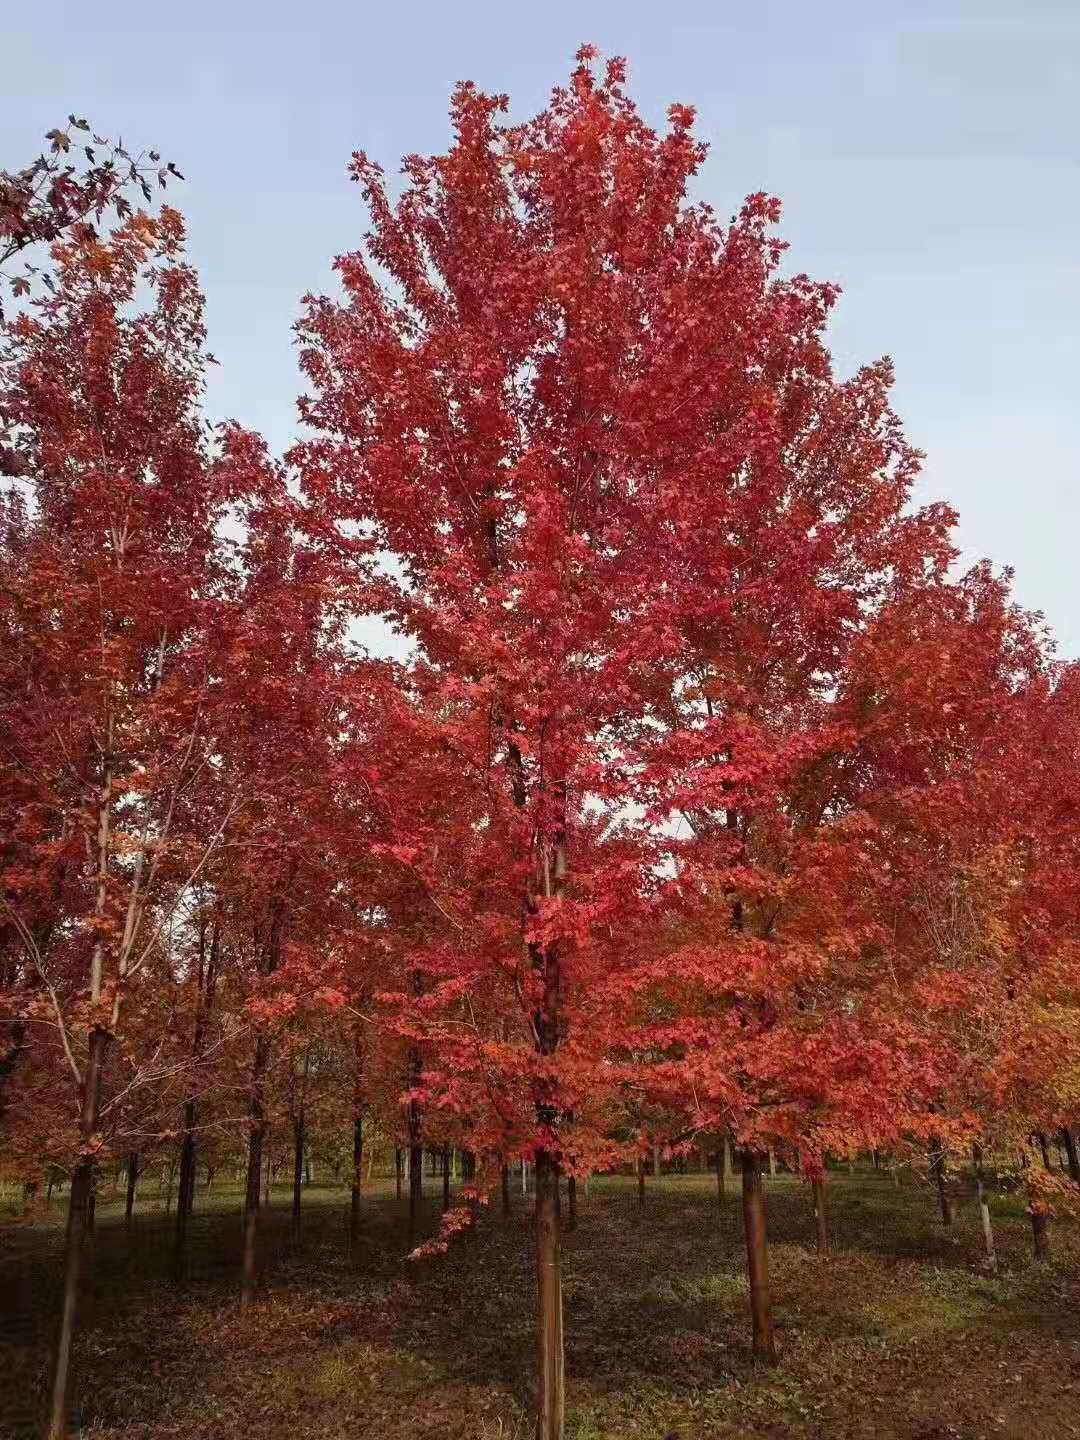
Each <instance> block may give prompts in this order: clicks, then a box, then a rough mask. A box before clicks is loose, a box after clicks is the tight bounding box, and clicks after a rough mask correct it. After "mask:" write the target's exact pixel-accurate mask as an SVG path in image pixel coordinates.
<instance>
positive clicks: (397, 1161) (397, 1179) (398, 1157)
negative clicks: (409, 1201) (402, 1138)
mask: <svg viewBox="0 0 1080 1440" xmlns="http://www.w3.org/2000/svg"><path fill="white" fill-rule="evenodd" d="M404 1166H405V1158H404V1156H403V1155H402V1153H401V1146H400V1145H395V1146H394V1190H395V1193H396V1195H397V1198H398V1200H399V1201H400V1200H401V1172H402V1170H403V1169H404Z"/></svg>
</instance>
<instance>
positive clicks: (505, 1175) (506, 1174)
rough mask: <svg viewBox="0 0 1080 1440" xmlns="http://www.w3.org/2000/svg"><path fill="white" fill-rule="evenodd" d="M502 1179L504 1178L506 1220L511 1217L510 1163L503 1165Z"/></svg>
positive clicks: (503, 1192)
mask: <svg viewBox="0 0 1080 1440" xmlns="http://www.w3.org/2000/svg"><path fill="white" fill-rule="evenodd" d="M501 1179H502V1213H503V1219H504V1220H509V1218H510V1166H509V1165H504V1166H503V1167H502V1176H501Z"/></svg>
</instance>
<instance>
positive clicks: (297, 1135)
mask: <svg viewBox="0 0 1080 1440" xmlns="http://www.w3.org/2000/svg"><path fill="white" fill-rule="evenodd" d="M304 1139H305V1127H304V1110H303V1106H301V1108H300V1113H299V1114H298V1115H297V1117H296V1119H295V1121H294V1122H293V1182H292V1238H293V1239H294V1240H298V1239H299V1238H300V1211H301V1195H302V1192H303V1186H304Z"/></svg>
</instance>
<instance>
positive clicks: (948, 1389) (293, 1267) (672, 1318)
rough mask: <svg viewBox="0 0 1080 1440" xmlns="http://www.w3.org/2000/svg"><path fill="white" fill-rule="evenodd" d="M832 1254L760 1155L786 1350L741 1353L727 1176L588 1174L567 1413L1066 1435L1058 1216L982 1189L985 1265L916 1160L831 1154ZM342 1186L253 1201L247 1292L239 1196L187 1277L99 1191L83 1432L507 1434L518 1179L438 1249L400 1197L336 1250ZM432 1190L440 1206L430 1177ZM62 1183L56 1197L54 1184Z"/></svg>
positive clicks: (1068, 1370) (1073, 1315)
mask: <svg viewBox="0 0 1080 1440" xmlns="http://www.w3.org/2000/svg"><path fill="white" fill-rule="evenodd" d="M830 1191H831V1201H832V1217H831V1218H832V1229H833V1236H834V1253H833V1254H832V1255H831V1256H830V1257H828V1258H827V1259H821V1258H819V1257H818V1256H817V1255H816V1254H815V1253H814V1250H813V1248H812V1245H813V1218H812V1215H811V1212H810V1206H809V1200H808V1195H807V1193H806V1191H805V1189H804V1188H803V1187H802V1186H801V1185H800V1184H799V1183H798V1181H796V1180H794V1179H792V1178H790V1177H782V1178H780V1179H777V1180H774V1181H770V1182H769V1195H768V1204H769V1225H770V1233H771V1236H772V1247H771V1256H770V1258H771V1263H772V1275H773V1285H774V1298H775V1306H776V1313H777V1321H778V1325H779V1341H780V1349H781V1363H780V1365H779V1367H778V1368H777V1369H776V1370H767V1369H766V1370H762V1369H758V1368H755V1367H754V1366H753V1365H752V1363H751V1362H750V1359H749V1355H748V1325H749V1321H748V1314H747V1302H746V1294H745V1280H744V1271H743V1253H742V1247H741V1215H740V1209H739V1201H738V1198H737V1196H736V1195H734V1194H732V1195H729V1198H728V1199H727V1202H726V1204H725V1206H724V1208H723V1209H722V1210H721V1209H720V1208H719V1207H718V1205H717V1201H716V1196H715V1188H714V1182H713V1181H712V1180H711V1179H710V1178H709V1177H707V1176H694V1175H690V1176H684V1177H677V1176H673V1177H670V1178H665V1179H663V1180H661V1181H654V1180H651V1179H650V1181H649V1187H648V1197H647V1203H646V1209H645V1212H644V1214H643V1215H641V1214H639V1212H638V1208H637V1197H636V1190H635V1188H634V1186H633V1184H632V1182H630V1181H629V1180H616V1179H610V1180H602V1181H599V1182H595V1181H594V1182H593V1184H592V1186H591V1194H590V1196H589V1199H588V1202H587V1203H585V1202H584V1201H583V1203H582V1204H581V1206H580V1214H579V1224H578V1228H577V1231H576V1232H575V1233H574V1234H572V1235H568V1236H567V1238H566V1308H567V1370H568V1376H569V1414H568V1433H569V1435H570V1436H572V1437H575V1440H619V1437H623V1436H633V1437H640V1440H668V1437H678V1440H691V1437H701V1440H704V1437H713V1436H715V1437H724V1440H741V1437H750V1436H753V1437H776V1440H781V1437H783V1440H786V1437H792V1440H794V1437H810V1436H829V1437H837V1440H842V1437H852V1440H855V1437H858V1440H862V1437H871V1436H875V1437H886V1440H893V1437H897V1440H899V1437H913V1440H914V1437H917V1440H930V1437H945V1440H952V1437H963V1440H976V1437H982V1436H986V1437H991V1436H1004V1437H1015V1440H1020V1437H1024V1440H1042V1437H1049V1436H1051V1435H1053V1436H1054V1437H1061V1436H1071V1435H1080V1321H1078V1319H1077V1316H1078V1315H1080V1235H1077V1234H1076V1233H1075V1231H1074V1230H1073V1228H1072V1227H1071V1226H1068V1225H1066V1224H1065V1223H1061V1224H1057V1225H1055V1226H1054V1234H1053V1240H1054V1256H1053V1259H1052V1260H1051V1261H1050V1262H1049V1263H1047V1264H1040V1265H1036V1264H1033V1263H1032V1262H1031V1260H1030V1258H1029V1252H1030V1236H1029V1226H1028V1222H1027V1220H1026V1218H1025V1216H1024V1214H1023V1212H1022V1211H1021V1209H1020V1208H1019V1206H1018V1205H1016V1203H1015V1202H1013V1201H1010V1200H1007V1199H1003V1198H999V1199H996V1200H995V1202H994V1217H995V1229H996V1236H997V1242H998V1249H999V1254H1000V1256H1001V1261H1002V1267H1001V1273H1000V1275H999V1276H998V1277H997V1278H991V1277H990V1276H988V1275H987V1274H986V1273H985V1270H984V1269H983V1268H982V1266H981V1262H980V1257H981V1235H980V1232H979V1229H978V1216H977V1212H976V1210H975V1207H974V1204H973V1202H972V1201H971V1199H970V1198H961V1199H960V1202H959V1204H958V1209H957V1218H956V1223H955V1224H954V1226H953V1227H952V1230H951V1232H949V1231H945V1230H944V1229H943V1228H942V1226H941V1224H940V1221H939V1220H938V1218H937V1215H936V1211H935V1209H934V1206H933V1202H932V1199H931V1196H930V1194H929V1192H928V1191H927V1190H926V1189H924V1188H923V1187H922V1186H921V1185H919V1184H918V1183H917V1182H916V1181H915V1180H914V1179H913V1178H910V1177H909V1179H908V1181H907V1182H906V1183H905V1185H904V1186H903V1187H902V1188H900V1189H896V1188H894V1187H893V1185H892V1183H891V1181H890V1180H889V1179H888V1178H887V1177H886V1176H884V1175H877V1174H874V1173H864V1174H858V1175H856V1176H854V1177H850V1176H848V1175H847V1174H843V1173H841V1174H838V1175H835V1176H834V1177H832V1179H831V1183H830ZM344 1201H345V1197H344V1196H343V1194H342V1193H341V1192H333V1191H330V1190H312V1191H310V1192H308V1193H307V1194H306V1195H305V1203H306V1211H305V1219H304V1231H303V1235H302V1237H301V1239H300V1241H299V1242H298V1243H297V1242H295V1241H293V1240H291V1239H290V1236H289V1229H288V1216H287V1213H286V1210H287V1204H286V1200H285V1197H284V1196H281V1197H280V1199H279V1201H278V1204H277V1205H276V1207H275V1208H274V1209H273V1210H271V1212H270V1213H269V1224H268V1226H267V1235H266V1243H265V1246H264V1255H265V1260H266V1264H265V1269H264V1288H263V1292H262V1296H261V1298H260V1300H259V1301H258V1302H257V1303H256V1304H255V1305H254V1307H252V1308H251V1309H250V1310H249V1311H247V1312H244V1313H241V1311H240V1309H239V1307H238V1305H237V1300H236V1290H237V1281H238V1268H237V1253H238V1245H239V1196H238V1194H236V1193H232V1192H226V1193H221V1192H219V1193H218V1194H217V1196H215V1197H214V1199H213V1201H212V1202H211V1203H209V1204H207V1203H206V1202H205V1201H204V1206H205V1208H204V1209H203V1210H202V1212H201V1213H197V1214H196V1216H195V1218H194V1220H193V1222H192V1225H193V1230H192V1246H191V1258H190V1263H189V1266H188V1273H187V1276H186V1278H185V1279H184V1280H183V1281H182V1282H180V1283H178V1282H177V1281H176V1279H175V1278H174V1276H173V1273H172V1256H171V1253H170V1251H171V1247H170V1236H171V1229H170V1226H169V1224H168V1221H167V1220H166V1217H165V1216H164V1215H163V1214H162V1213H161V1211H160V1209H158V1208H156V1207H153V1206H151V1207H149V1208H148V1210H147V1212H146V1213H144V1214H141V1215H140V1216H138V1217H137V1220H136V1223H135V1224H134V1226H133V1227H132V1230H131V1233H130V1234H128V1233H126V1231H125V1227H124V1225H123V1223H122V1220H121V1219H120V1218H119V1217H118V1216H117V1215H116V1213H115V1209H116V1207H115V1206H114V1205H113V1204H111V1203H107V1204H104V1205H103V1206H102V1207H101V1214H100V1218H99V1222H98V1228H97V1234H96V1236H95V1237H94V1241H93V1247H94V1254H93V1257H92V1270H91V1276H90V1279H89V1284H88V1288H89V1291H90V1295H89V1298H88V1302H87V1305H86V1310H85V1325H84V1328H83V1331H82V1336H81V1340H80V1344H79V1352H78V1360H77V1364H78V1373H77V1406H78V1420H79V1424H80V1425H81V1427H82V1429H81V1433H82V1434H83V1435H85V1436H87V1437H91V1436H92V1437H94V1440H165V1437H169V1440H173V1437H175V1440H196V1437H198V1440H218V1437H222V1440H225V1437H227V1440H235V1437H236V1436H238V1435H258V1436H259V1437H260V1440H278V1437H282V1440H284V1437H290V1440H292V1437H295V1436H297V1435H301V1434H302V1435H311V1436H318V1437H320V1440H339V1437H341V1440H344V1437H349V1440H354V1437H355V1436H357V1435H358V1434H362V1435H370V1436H380V1437H387V1440H396V1437H405V1436H409V1437H415V1436H417V1435H419V1434H425V1435H427V1434H434V1435H438V1436H440V1437H441V1440H459V1437H460V1440H495V1437H499V1440H507V1437H527V1436H528V1435H529V1434H530V1433H531V1430H530V1426H529V1423H528V1418H527V1416H528V1404H529V1385H530V1379H531V1371H532V1290H533V1281H532V1269H531V1258H532V1257H531V1250H530V1244H529V1240H530V1237H529V1231H528V1229H527V1225H526V1210H525V1203H524V1202H523V1201H522V1199H521V1197H520V1196H515V1202H514V1203H515V1213H514V1215H513V1216H512V1218H511V1219H510V1220H509V1221H504V1220H502V1219H501V1218H500V1216H499V1215H498V1214H497V1213H495V1214H491V1215H485V1216H484V1217H483V1218H482V1220H481V1222H480V1225H479V1227H478V1229H477V1232H476V1233H475V1234H472V1235H469V1236H467V1237H465V1238H463V1239H460V1240H458V1241H456V1242H455V1243H454V1245H453V1247H452V1249H451V1251H450V1253H449V1254H448V1255H447V1256H445V1257H442V1258H440V1259H434V1260H426V1261H423V1262H420V1263H415V1262H407V1261H405V1260H404V1259H403V1258H402V1255H403V1248H404V1209H403V1207H402V1206H401V1205H399V1204H398V1203H397V1202H396V1201H395V1199H394V1197H393V1196H392V1194H390V1193H389V1192H388V1189H387V1187H386V1186H385V1185H384V1186H382V1187H376V1190H375V1193H374V1194H373V1195H372V1196H371V1198H370V1199H369V1200H368V1203H367V1217H366V1246H365V1250H364V1253H363V1254H362V1255H361V1256H359V1257H358V1259H357V1261H356V1262H355V1263H350V1262H348V1261H347V1260H346V1259H345V1258H344V1255H343V1238H344V1208H345V1207H344ZM431 1206H432V1208H431V1213H430V1216H429V1217H428V1218H429V1220H430V1225H431V1227H432V1229H434V1226H435V1224H436V1209H435V1196H434V1195H433V1196H432V1197H431ZM55 1208H57V1207H55V1206H54V1209H55ZM59 1241H60V1229H59V1215H58V1214H57V1218H56V1220H54V1221H53V1222H52V1223H50V1222H49V1221H48V1220H46V1221H44V1222H42V1221H38V1222H37V1223H33V1224H18V1223H9V1224H6V1225H5V1226H4V1228H3V1230H2V1231H0V1306H2V1313H3V1336H2V1338H3V1340H4V1350H5V1361H4V1365H3V1370H2V1376H0V1387H2V1389H0V1434H4V1435H10V1436H21V1435H23V1434H31V1433H32V1428H31V1427H32V1424H33V1414H34V1405H35V1394H36V1392H37V1390H38V1388H39V1387H40V1384H41V1381H42V1378H43V1376H44V1372H45V1365H46V1360H47V1346H48V1340H49V1337H50V1333H51V1328H52V1325H53V1323H54V1318H55V1311H56V1304H57V1300H58V1286H59V1259H60V1256H59Z"/></svg>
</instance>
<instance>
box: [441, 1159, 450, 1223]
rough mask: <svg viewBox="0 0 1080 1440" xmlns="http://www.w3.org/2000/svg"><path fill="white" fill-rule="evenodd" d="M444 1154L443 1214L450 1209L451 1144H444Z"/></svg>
mask: <svg viewBox="0 0 1080 1440" xmlns="http://www.w3.org/2000/svg"><path fill="white" fill-rule="evenodd" d="M442 1156H443V1164H442V1208H443V1214H444V1215H445V1214H446V1212H447V1210H449V1209H450V1164H451V1162H450V1146H449V1145H444V1146H443V1152H442Z"/></svg>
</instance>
